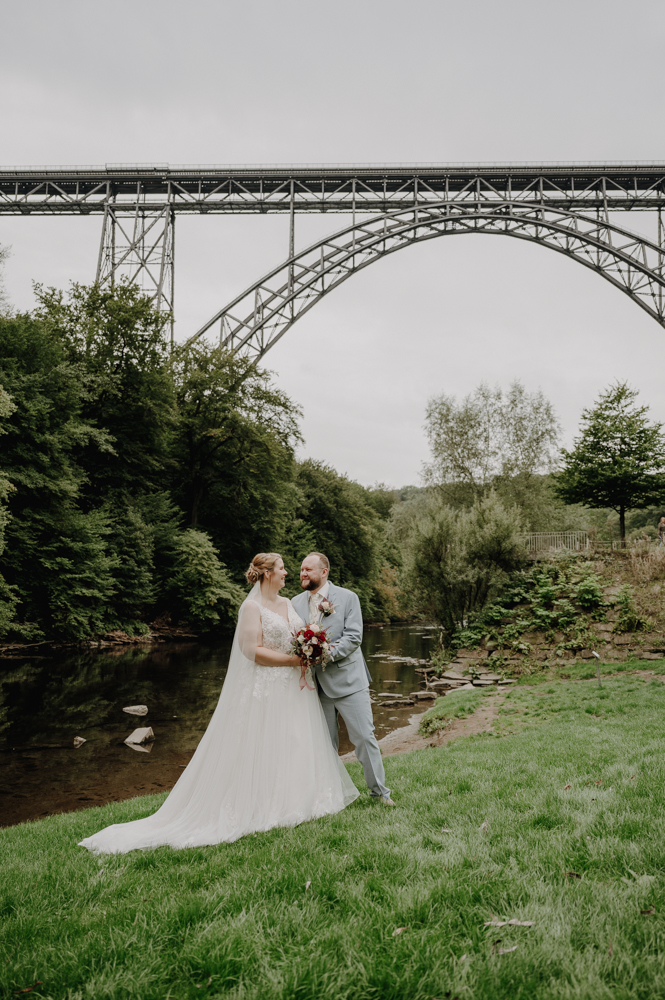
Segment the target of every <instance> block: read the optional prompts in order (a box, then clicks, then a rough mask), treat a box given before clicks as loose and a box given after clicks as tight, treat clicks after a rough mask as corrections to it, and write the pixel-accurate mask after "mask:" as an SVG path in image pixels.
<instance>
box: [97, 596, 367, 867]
mask: <svg viewBox="0 0 665 1000" xmlns="http://www.w3.org/2000/svg"><path fill="white" fill-rule="evenodd" d="M260 601H261V592H260V587H259V586H258V584H257V585H256V586H255V587H254V589H253V590H252V593H251V594H250V595H249V597H248V598H247V600H246V601H245V602H244V604H243V606H242V608H241V609H240V615H239V618H238V628H237V629H236V634H235V638H234V640H233V648H232V651H231V658H230V661H229V669H228V673H227V676H226V680H225V682H224V686H223V688H222V693H221V695H220V698H219V702H218V703H217V708H216V709H215V712H214V714H213V717H212V719H211V720H210V725H209V726H208V728H207V730H206V732H205V735H204V736H203V739H202V740H201V742H200V743H199V745H198V747H197V749H196V752H195V754H194V756H193V757H192V759H191V761H190V762H189V764H188V765H187V768H186V769H185V771H184V772H183V773H182V775H181V777H180V778H179V780H178V782H177V783H176V785H175V786H174V788H173V790H172V791H171V793H170V795H169V797H168V798H167V799H166V801H165V802H164V804H163V805H162V806H161V808H160V809H158V810H157V812H156V813H153V815H152V816H147V817H146V818H145V819H138V820H135V821H134V822H132V823H116V824H114V825H113V826H107V827H106V828H105V829H104V830H100V832H99V833H96V834H94V835H93V836H92V837H87V838H86V839H85V840H82V841H81V842H80V846H81V847H87V848H88V850H90V851H92V852H94V853H95V854H124V853H126V852H127V851H133V850H135V849H137V848H138V849H145V848H151V847H160V846H162V845H169V846H170V847H176V848H182V847H199V846H201V845H204V844H220V843H225V842H226V843H228V842H230V841H234V840H237V839H238V838H239V837H244V836H245V835H246V834H248V833H256V832H258V831H261V830H271V829H272V828H273V827H279V826H296V825H297V824H298V823H303V822H305V821H306V820H310V819H315V818H317V817H319V816H326V815H329V814H330V813H336V812H339V811H340V810H341V809H343V808H344V807H345V806H347V805H348V804H349V803H350V802H352V801H353V800H354V799H355V798H357V797H358V794H359V793H358V790H357V789H356V787H355V785H354V784H353V782H352V781H351V778H350V777H349V775H348V774H347V771H346V768H345V767H344V765H343V764H342V762H341V760H340V759H339V757H338V756H337V754H336V752H335V750H334V749H333V746H332V743H331V741H330V735H329V733H328V727H327V725H326V722H325V718H324V715H323V709H322V708H321V704H320V702H319V696H318V694H317V692H316V690H310V689H309V688H308V687H305V688H303V689H302V690H301V689H300V683H299V682H300V670H299V669H296V668H294V667H263V666H260V665H258V664H256V663H255V662H254V652H255V650H256V646H257V645H259V646H267V647H268V648H269V649H274V650H279V651H280V652H284V653H288V652H290V639H291V635H292V634H293V631H294V629H296V628H300V627H301V626H302V624H303V622H302V619H301V618H300V617H299V616H298V615H297V614H296V612H295V611H294V610H293V606H292V605H291V602H290V601H289V602H288V604H287V605H286V607H288V616H289V620H288V622H287V621H286V619H285V618H284V617H282V615H280V614H278V613H276V612H274V611H271V610H270V609H269V608H264V607H262V606H261V603H260ZM307 674H308V681H309V684H310V685H311V686H312V687H314V688H315V685H314V684H313V683H312V679H311V677H310V676H309V674H310V672H309V671H308V672H307Z"/></svg>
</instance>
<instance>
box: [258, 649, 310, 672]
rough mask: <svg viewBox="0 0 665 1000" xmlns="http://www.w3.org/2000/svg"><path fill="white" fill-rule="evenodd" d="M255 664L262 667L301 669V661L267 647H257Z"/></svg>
mask: <svg viewBox="0 0 665 1000" xmlns="http://www.w3.org/2000/svg"><path fill="white" fill-rule="evenodd" d="M254 663H257V664H258V665H259V666H260V667H299V666H300V659H299V658H298V657H297V656H291V655H290V654H289V653H279V652H278V651H277V650H276V649H268V647H267V646H257V647H256V653H255V655H254Z"/></svg>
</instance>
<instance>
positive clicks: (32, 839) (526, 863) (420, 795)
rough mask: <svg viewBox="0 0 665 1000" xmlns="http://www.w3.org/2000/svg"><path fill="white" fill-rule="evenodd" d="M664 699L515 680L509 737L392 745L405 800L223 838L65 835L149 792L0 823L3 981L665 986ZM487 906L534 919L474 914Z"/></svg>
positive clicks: (258, 986)
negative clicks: (116, 843) (149, 841)
mask: <svg viewBox="0 0 665 1000" xmlns="http://www.w3.org/2000/svg"><path fill="white" fill-rule="evenodd" d="M664 712H665V684H663V683H662V682H660V681H657V680H647V681H643V680H640V679H639V678H636V677H619V678H610V679H605V680H604V681H603V689H602V690H599V689H598V688H597V686H595V684H594V682H592V681H581V682H580V681H568V682H564V683H551V682H546V683H544V684H542V685H540V686H534V687H532V688H525V687H517V688H515V689H514V690H513V691H511V692H510V696H509V697H507V698H506V700H505V702H504V705H503V709H502V713H503V714H502V715H501V716H500V722H499V727H498V730H497V732H499V733H502V732H507V731H508V727H512V728H513V729H514V732H513V733H512V734H511V735H508V736H506V737H504V738H496V737H494V736H490V735H488V736H484V737H475V738H471V739H466V740H464V739H460V740H457V741H455V742H453V743H451V744H450V745H449V746H447V747H442V748H440V749H428V750H424V751H420V752H417V753H413V754H406V755H403V756H397V757H392V758H389V759H387V760H386V769H387V773H388V780H389V783H390V786H391V787H392V789H393V794H394V798H395V800H396V802H397V804H398V808H397V809H386V808H384V807H382V806H381V805H380V804H378V803H374V802H371V801H369V799H368V797H367V796H366V795H363V797H362V798H361V799H359V800H358V802H356V803H354V804H353V805H352V806H351V807H350V808H348V809H347V810H345V811H344V812H343V813H341V814H339V815H338V816H334V817H330V818H327V819H324V820H319V821H316V822H313V823H308V824H304V825H303V826H300V827H298V828H296V829H293V830H275V831H272V832H271V833H268V834H262V835H259V836H252V837H248V838H245V839H243V840H242V841H239V842H238V843H236V844H229V845H222V846H219V847H214V848H201V849H194V850H186V851H172V850H170V849H166V848H161V849H159V850H156V851H153V852H148V853H136V852H135V853H132V854H130V855H126V856H120V857H117V856H114V857H110V858H104V859H98V858H94V857H92V856H90V855H89V854H88V853H86V852H85V851H83V850H82V849H81V848H78V847H76V841H77V840H80V839H81V837H83V836H86V835H87V834H90V833H92V832H93V831H95V830H97V829H99V828H100V827H101V826H103V825H105V824H107V823H110V822H117V821H119V820H128V819H134V818H137V817H139V816H143V815H146V814H147V813H149V812H150V811H151V810H153V809H154V808H155V807H156V806H157V805H158V804H159V802H160V801H161V800H162V797H161V796H151V797H148V798H141V799H134V800H132V801H129V802H125V803H122V804H113V805H110V806H106V807H104V808H99V809H90V810H86V811H84V812H79V813H73V814H69V815H66V816H57V817H52V818H48V819H45V820H42V821H39V822H36V823H29V824H24V825H22V826H18V827H14V828H10V829H6V830H2V831H0V865H1V871H2V878H1V882H2V896H1V905H0V912H1V913H2V944H1V946H0V988H2V989H3V990H4V995H6V996H18V995H22V994H19V991H21V990H26V989H27V988H28V987H30V986H33V985H34V989H33V990H32V992H31V993H30V994H29V995H30V996H34V997H43V998H54V1000H55V998H58V1000H60V998H63V1000H64V998H67V1000H84V998H85V1000H100V998H110V1000H120V998H123V1000H125V998H132V1000H133V998H137V1000H138V998H141V1000H153V998H154V1000H167V998H173V1000H184V998H189V997H203V996H207V997H233V998H238V1000H240V998H242V1000H250V998H257V1000H258V998H260V1000H277V998H280V1000H286V998H289V1000H290V998H294V1000H295V998H298V1000H309V998H311V1000H314V998H316V1000H324V998H325V1000H327V998H330V1000H346V998H348V1000H392V998H394V1000H404V998H409V1000H425V998H432V997H436V998H444V997H450V998H451V1000H452V998H453V997H459V998H460V1000H462V998H477V1000H507V998H510V1000H520V998H524V1000H527V998H528V1000H535V998H554V997H556V998H575V1000H580V998H583V1000H586V998H588V1000H599V998H605V997H607V998H609V997H611V998H612V1000H623V998H645V1000H646V998H647V997H648V998H650V1000H651V998H653V997H661V996H665V964H664V961H663V959H664V957H665V896H664V891H665V810H664V806H665V787H664V780H663V779H664V776H665V729H664V727H663V716H664ZM351 773H352V774H353V776H354V778H355V780H356V781H357V782H358V785H359V787H362V776H361V773H360V768H359V766H357V765H356V766H354V767H352V768H351ZM444 830H446V831H450V832H444ZM566 873H569V874H566ZM308 883H309V887H308ZM642 911H648V912H646V913H643V912H642ZM493 918H494V919H501V920H509V919H517V920H521V921H533V926H516V925H508V926H504V927H496V926H494V927H486V926H485V924H486V923H487V922H488V921H491V920H492V919H493ZM398 932H399V933H398ZM509 949H515V950H512V951H511V950H509Z"/></svg>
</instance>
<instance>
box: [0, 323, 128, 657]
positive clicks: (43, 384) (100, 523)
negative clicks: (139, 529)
mask: <svg viewBox="0 0 665 1000" xmlns="http://www.w3.org/2000/svg"><path fill="white" fill-rule="evenodd" d="M0 381H1V382H2V384H3V386H4V389H5V391H6V392H7V393H8V394H9V395H10V396H11V399H12V405H13V410H12V412H10V413H9V414H8V418H7V423H6V425H5V427H4V428H3V429H4V431H5V434H4V435H3V444H2V455H3V458H2V461H3V473H4V475H5V476H6V478H7V479H8V480H9V481H10V483H11V484H12V487H13V489H12V490H11V492H10V493H9V515H10V517H9V520H8V522H7V526H6V548H5V551H4V553H3V554H2V566H3V573H4V575H5V577H6V579H7V582H8V583H9V584H10V585H11V586H13V587H15V588H16V593H17V594H18V596H19V598H20V601H21V617H22V618H24V619H26V621H24V622H23V624H22V625H21V626H19V629H20V630H22V631H23V633H24V634H26V631H27V630H28V629H30V628H32V629H33V634H35V635H36V634H38V631H39V630H42V631H46V632H48V633H49V634H52V635H54V636H56V637H58V638H65V639H80V638H84V637H87V636H89V635H92V634H94V633H96V632H98V631H99V630H100V629H103V627H104V619H105V616H106V615H107V613H108V612H107V605H108V603H109V601H110V598H111V595H112V594H113V592H114V589H115V588H114V582H113V569H114V568H115V566H116V560H115V559H114V558H113V556H112V555H109V553H108V552H107V537H108V534H109V530H110V529H109V518H108V515H107V514H106V513H105V512H104V511H102V510H91V511H85V510H82V509H81V508H80V506H79V503H78V499H79V492H80V488H81V485H82V483H84V481H85V473H84V472H83V470H82V468H81V467H80V465H79V464H78V462H77V455H79V454H81V453H82V452H83V451H85V450H86V449H91V450H95V451H96V450H99V449H102V450H104V449H108V435H107V434H106V433H105V432H104V431H103V430H102V429H99V428H97V427H95V426H93V425H92V424H89V423H87V422H86V421H85V420H83V419H82V416H81V411H82V406H83V400H84V399H85V396H86V382H85V373H84V371H83V370H82V369H81V367H80V366H79V365H77V364H74V363H72V362H71V361H69V360H68V359H67V356H66V352H65V349H64V347H63V345H62V343H61V342H60V341H59V340H58V338H57V337H55V336H53V335H52V332H51V331H50V330H49V329H47V328H46V326H45V325H44V323H43V322H41V321H38V320H36V319H33V318H32V317H30V316H21V315H19V316H15V317H1V316H0Z"/></svg>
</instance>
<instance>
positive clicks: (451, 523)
mask: <svg viewBox="0 0 665 1000" xmlns="http://www.w3.org/2000/svg"><path fill="white" fill-rule="evenodd" d="M412 503H414V505H415V509H416V511H417V515H416V517H412V518H411V519H406V518H405V517H404V513H405V512H404V511H400V512H399V514H398V525H397V530H398V533H399V534H400V535H401V541H402V546H403V551H404V562H405V572H404V576H405V581H406V584H407V586H408V587H409V589H410V590H411V593H412V594H413V596H414V598H415V601H416V604H417V606H418V607H419V609H420V610H421V611H422V612H425V613H426V614H428V615H431V616H432V617H433V618H434V619H435V620H436V621H437V622H439V623H440V624H441V625H443V627H444V628H445V630H446V631H447V632H448V634H449V635H452V633H453V632H454V631H455V629H456V628H459V627H460V626H462V625H463V624H464V623H465V621H466V619H467V618H468V616H469V615H470V614H471V613H472V612H474V611H478V610H480V608H482V607H483V605H484V604H485V603H486V602H487V600H488V599H489V598H490V596H491V595H492V593H493V592H494V591H495V590H496V589H497V588H498V586H499V585H500V584H501V583H502V582H503V581H504V580H505V579H506V575H507V574H508V573H511V572H513V571H514V570H516V569H518V568H519V567H520V566H521V565H522V564H523V563H524V559H525V550H524V546H523V545H522V543H521V539H520V531H521V528H522V525H521V522H520V515H519V511H518V510H517V509H516V508H514V507H508V506H506V505H505V504H503V503H502V502H501V500H500V499H499V497H497V495H496V494H495V493H493V492H490V493H489V494H488V495H487V496H485V497H482V498H481V499H479V500H476V501H475V503H474V504H473V506H472V507H470V508H462V509H454V508H452V507H449V506H444V505H442V504H441V501H440V498H439V497H438V496H437V495H436V494H435V493H432V494H430V495H429V497H423V496H420V497H417V498H415V500H414V501H412ZM404 506H405V507H406V504H405V505H404ZM400 522H401V523H400ZM400 528H401V531H400Z"/></svg>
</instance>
